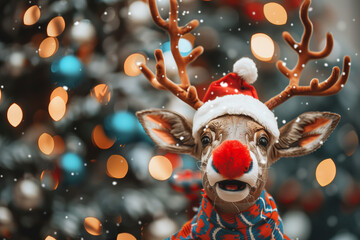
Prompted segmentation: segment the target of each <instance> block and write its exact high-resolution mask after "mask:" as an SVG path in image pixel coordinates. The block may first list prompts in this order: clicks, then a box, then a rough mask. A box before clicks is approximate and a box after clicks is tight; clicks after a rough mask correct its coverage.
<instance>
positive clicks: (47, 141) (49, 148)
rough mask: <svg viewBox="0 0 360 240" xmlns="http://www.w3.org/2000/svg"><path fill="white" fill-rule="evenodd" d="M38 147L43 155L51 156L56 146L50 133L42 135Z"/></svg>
mask: <svg viewBox="0 0 360 240" xmlns="http://www.w3.org/2000/svg"><path fill="white" fill-rule="evenodd" d="M38 146H39V149H40V151H41V152H42V153H44V154H46V155H50V154H51V153H52V152H53V150H54V146H55V143H54V139H53V137H52V136H51V135H50V134H48V133H43V134H41V135H40V137H39V140H38Z"/></svg>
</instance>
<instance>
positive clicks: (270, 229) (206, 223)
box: [166, 190, 290, 240]
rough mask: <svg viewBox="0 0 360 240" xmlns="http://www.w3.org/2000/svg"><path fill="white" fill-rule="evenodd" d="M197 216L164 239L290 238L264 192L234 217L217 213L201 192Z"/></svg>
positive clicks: (267, 194)
mask: <svg viewBox="0 0 360 240" xmlns="http://www.w3.org/2000/svg"><path fill="white" fill-rule="evenodd" d="M202 195H203V198H202V201H201V205H200V207H199V211H198V213H197V214H196V215H195V216H194V217H193V219H192V220H190V221H189V222H187V223H186V224H185V225H184V226H183V227H182V229H181V230H180V231H179V232H178V233H176V234H174V235H173V236H171V237H169V238H167V239H166V240H188V239H196V240H200V239H201V240H235V239H236V240H258V239H261V240H265V239H266V240H270V239H276V240H280V239H290V238H289V237H287V236H286V235H285V234H284V233H283V224H282V221H281V218H280V216H279V213H278V209H277V207H276V204H275V202H274V199H273V198H272V197H271V196H270V194H269V193H267V192H266V191H265V190H264V191H263V192H262V194H261V196H260V197H259V198H258V200H257V201H256V203H255V204H254V205H253V206H252V207H250V208H249V209H248V210H247V211H244V212H242V213H240V214H237V215H233V214H231V215H220V214H218V213H217V212H216V211H215V209H214V207H213V205H212V203H211V201H210V200H209V199H208V197H207V196H206V194H205V193H204V192H203V194H202Z"/></svg>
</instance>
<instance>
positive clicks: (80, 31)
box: [70, 19, 96, 44]
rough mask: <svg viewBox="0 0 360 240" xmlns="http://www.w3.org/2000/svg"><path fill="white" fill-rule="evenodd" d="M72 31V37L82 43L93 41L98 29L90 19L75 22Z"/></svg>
mask: <svg viewBox="0 0 360 240" xmlns="http://www.w3.org/2000/svg"><path fill="white" fill-rule="evenodd" d="M70 33H71V34H70V35H71V38H72V39H73V40H74V41H75V42H78V43H80V44H81V43H85V42H91V41H93V39H94V38H95V37H96V29H95V27H94V25H93V24H92V23H91V21H90V20H88V19H83V20H81V21H76V22H74V24H73V26H72V27H71V30H70Z"/></svg>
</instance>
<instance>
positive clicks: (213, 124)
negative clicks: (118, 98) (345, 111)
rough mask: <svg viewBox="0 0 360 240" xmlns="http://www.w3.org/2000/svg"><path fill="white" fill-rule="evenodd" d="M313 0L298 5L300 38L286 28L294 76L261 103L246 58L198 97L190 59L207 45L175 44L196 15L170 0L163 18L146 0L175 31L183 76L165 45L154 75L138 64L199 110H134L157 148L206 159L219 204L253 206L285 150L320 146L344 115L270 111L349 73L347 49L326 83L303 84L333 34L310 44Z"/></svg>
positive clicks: (230, 208)
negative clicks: (282, 116)
mask: <svg viewBox="0 0 360 240" xmlns="http://www.w3.org/2000/svg"><path fill="white" fill-rule="evenodd" d="M309 5H310V0H305V1H304V3H303V4H302V6H301V12H300V13H301V14H300V17H301V21H302V23H303V25H304V28H305V30H304V33H303V36H302V39H301V42H300V43H297V42H295V40H294V39H293V38H292V37H291V35H290V34H289V33H287V32H285V33H284V34H283V37H284V39H285V40H286V41H287V42H288V44H289V45H290V46H291V47H292V49H293V50H295V51H296V52H297V53H298V55H299V59H298V63H297V64H296V66H295V67H294V68H293V69H292V70H290V69H288V68H287V67H285V66H284V64H283V63H282V62H281V61H279V62H278V63H277V67H278V68H279V70H280V71H281V73H283V74H284V75H285V76H286V77H287V78H289V85H288V86H287V87H286V88H285V89H284V91H282V92H281V93H280V94H279V95H277V96H275V97H274V98H272V99H270V100H269V101H267V102H266V103H265V104H264V103H262V102H261V101H259V100H258V97H257V94H256V91H255V88H254V87H253V86H251V85H250V83H252V82H253V81H255V80H256V78H257V70H256V67H255V63H254V62H253V61H252V60H250V59H248V58H242V59H240V60H239V61H238V62H236V63H235V65H234V72H235V73H230V74H228V75H227V76H225V77H224V78H222V79H220V80H218V81H215V82H213V83H212V84H211V86H210V88H209V89H208V91H207V94H206V95H205V98H204V101H200V100H199V98H198V97H197V93H196V89H195V87H194V86H191V85H190V82H189V78H188V76H187V74H186V65H187V64H189V63H190V62H192V61H194V60H195V59H196V58H197V57H198V56H199V55H200V54H201V53H202V52H203V49H202V47H197V48H195V49H194V50H193V51H192V52H191V53H190V54H189V55H188V56H186V57H182V56H181V55H180V52H179V49H178V47H177V46H178V42H179V39H180V38H181V36H182V35H184V34H185V33H188V32H190V31H191V30H193V29H194V28H195V27H196V26H197V25H198V22H197V21H196V20H193V21H191V22H190V23H188V24H187V25H186V26H184V27H179V26H178V24H177V2H176V0H170V7H171V10H170V16H169V20H168V21H165V20H164V19H162V18H161V17H160V15H159V12H158V10H157V7H156V3H155V0H149V6H150V11H151V15H152V18H153V20H154V22H155V23H156V24H157V25H159V26H160V27H161V28H163V29H164V30H166V31H167V32H168V33H169V35H170V40H171V51H172V54H173V56H174V59H175V62H176V64H177V66H178V71H179V76H180V80H181V83H180V84H175V83H174V82H172V81H171V80H170V79H168V78H167V76H166V73H165V67H164V59H163V55H162V52H161V50H156V51H155V57H156V61H157V64H156V71H157V72H156V75H155V74H153V73H152V72H151V70H150V69H149V68H148V67H147V66H146V65H145V64H142V65H141V71H142V72H143V74H144V75H145V76H146V78H147V79H148V80H149V81H150V83H151V84H152V85H153V86H154V87H156V88H158V89H163V90H168V91H170V92H172V93H173V94H174V95H175V96H177V97H178V98H180V99H181V100H183V101H184V102H186V103H188V104H189V105H190V106H192V107H193V108H195V109H196V110H197V111H196V113H195V116H194V119H193V121H192V122H190V121H188V120H186V119H185V118H184V117H182V116H181V115H179V114H177V113H175V112H171V111H168V110H145V111H140V112H137V117H138V118H139V120H140V122H141V124H142V125H143V127H144V129H145V130H146V132H147V134H148V135H149V136H150V137H151V138H152V140H153V141H154V142H155V143H156V144H157V146H158V147H159V148H161V149H164V150H166V151H169V152H175V153H181V154H184V153H186V154H191V155H193V156H194V157H195V158H197V159H199V160H200V161H201V170H202V180H203V186H204V189H205V192H206V194H207V196H208V197H209V198H210V199H211V200H212V201H213V204H214V206H215V209H216V210H217V211H219V212H222V213H238V212H241V211H244V210H246V209H247V208H249V207H250V206H251V205H252V204H254V202H255V201H256V200H257V198H258V197H259V196H260V194H261V192H262V190H263V189H264V186H265V183H266V179H267V174H268V169H269V167H270V165H271V164H273V163H274V162H276V161H277V160H278V159H279V158H281V157H296V156H302V155H305V154H309V153H311V152H313V151H315V150H316V149H317V148H319V147H320V146H321V145H322V144H323V143H324V142H325V140H326V139H327V138H328V136H329V135H330V133H331V132H332V131H333V130H334V129H335V127H336V125H337V123H338V122H339V119H340V116H339V115H338V114H335V113H329V112H307V113H303V114H301V115H300V116H298V117H297V118H296V119H294V120H293V121H291V122H289V123H287V124H286V125H284V126H283V127H281V128H280V129H279V128H278V126H277V121H276V118H275V116H274V114H273V112H272V111H271V110H272V109H273V108H275V107H276V106H278V105H279V104H281V103H283V102H284V101H286V100H288V99H289V98H290V97H292V96H295V95H312V96H324V95H331V94H335V93H337V92H338V91H340V90H341V89H342V87H343V86H344V84H345V83H346V81H347V79H348V76H349V70H350V58H349V57H348V56H346V57H345V58H344V66H343V72H342V74H341V76H340V69H339V68H338V67H334V68H333V71H332V74H331V76H330V77H329V78H328V79H327V80H325V81H323V82H322V83H319V81H318V79H313V80H312V81H311V83H310V85H309V86H299V78H300V75H301V72H302V70H303V69H304V67H305V65H306V63H307V62H308V61H309V60H312V59H320V58H324V57H326V56H328V55H329V54H330V52H331V50H332V45H333V38H332V35H331V34H329V33H328V34H327V44H326V47H325V49H324V50H323V51H321V52H313V51H310V50H309V40H310V37H311V34H312V23H311V22H310V20H309V17H308V8H309ZM339 76H340V78H339Z"/></svg>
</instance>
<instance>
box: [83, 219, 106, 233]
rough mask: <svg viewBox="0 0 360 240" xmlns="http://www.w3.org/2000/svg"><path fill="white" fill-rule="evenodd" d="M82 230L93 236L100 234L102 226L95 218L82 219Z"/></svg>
mask: <svg viewBox="0 0 360 240" xmlns="http://www.w3.org/2000/svg"><path fill="white" fill-rule="evenodd" d="M84 228H85V230H86V231H87V232H88V233H89V234H91V235H94V236H98V235H101V234H102V225H101V222H100V221H99V219H97V218H95V217H87V218H85V219H84Z"/></svg>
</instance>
